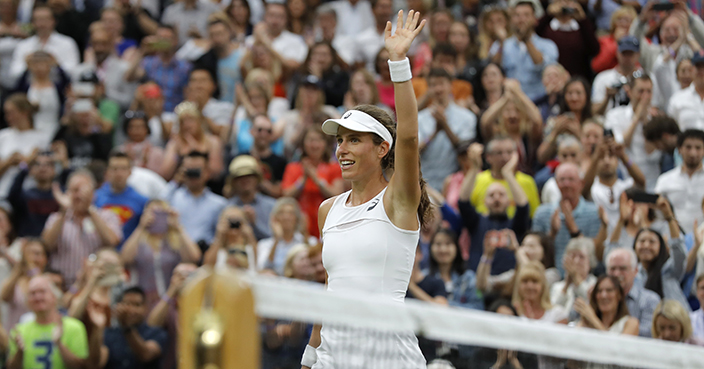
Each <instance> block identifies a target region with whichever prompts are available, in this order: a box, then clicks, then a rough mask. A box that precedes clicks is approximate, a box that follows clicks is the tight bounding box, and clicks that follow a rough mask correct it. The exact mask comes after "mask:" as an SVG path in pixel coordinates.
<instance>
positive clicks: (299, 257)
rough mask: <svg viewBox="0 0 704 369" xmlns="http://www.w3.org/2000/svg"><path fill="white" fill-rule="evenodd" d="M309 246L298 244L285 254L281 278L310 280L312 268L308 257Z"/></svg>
mask: <svg viewBox="0 0 704 369" xmlns="http://www.w3.org/2000/svg"><path fill="white" fill-rule="evenodd" d="M308 249H309V246H308V245H306V244H303V243H302V244H298V245H296V246H293V247H292V248H291V249H290V250H289V251H288V253H287V254H286V260H285V262H284V265H283V273H282V274H283V276H284V277H286V278H293V279H301V280H304V281H307V280H310V279H311V278H312V277H313V266H312V265H311V263H310V258H309V257H308Z"/></svg>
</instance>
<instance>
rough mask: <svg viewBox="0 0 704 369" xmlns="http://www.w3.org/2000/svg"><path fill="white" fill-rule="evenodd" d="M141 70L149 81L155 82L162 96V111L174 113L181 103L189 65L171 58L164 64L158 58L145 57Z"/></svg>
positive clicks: (189, 68) (189, 70)
mask: <svg viewBox="0 0 704 369" xmlns="http://www.w3.org/2000/svg"><path fill="white" fill-rule="evenodd" d="M142 68H144V71H145V73H146V74H147V77H149V79H151V80H153V81H154V82H156V84H157V85H159V87H161V90H162V91H163V94H164V111H167V112H171V111H174V108H175V107H176V105H178V104H179V103H180V102H181V101H183V89H184V88H185V87H186V85H187V84H188V75H189V74H190V73H191V68H192V66H191V63H189V62H187V61H184V60H179V59H176V58H172V59H171V61H170V62H169V63H168V64H164V63H163V62H162V61H161V59H160V58H159V57H158V56H147V57H145V58H144V60H142Z"/></svg>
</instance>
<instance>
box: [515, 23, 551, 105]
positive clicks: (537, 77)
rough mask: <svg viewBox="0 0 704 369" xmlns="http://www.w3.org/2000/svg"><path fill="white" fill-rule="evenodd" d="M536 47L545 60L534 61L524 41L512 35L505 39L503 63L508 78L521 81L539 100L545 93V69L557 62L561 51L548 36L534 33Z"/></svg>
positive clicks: (527, 93)
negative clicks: (544, 36)
mask: <svg viewBox="0 0 704 369" xmlns="http://www.w3.org/2000/svg"><path fill="white" fill-rule="evenodd" d="M530 40H531V42H532V43H533V45H535V48H536V49H538V51H540V53H541V54H543V62H542V63H540V64H535V63H533V59H532V58H531V57H530V54H529V53H528V48H527V47H526V45H525V44H524V43H523V42H520V41H518V39H517V38H516V36H512V37H510V38H508V39H506V41H504V45H503V52H502V55H501V65H502V66H503V67H504V70H505V71H506V78H513V79H516V80H518V82H520V83H521V89H522V90H523V92H524V93H525V94H526V95H527V96H528V97H529V98H530V99H531V100H537V99H539V98H540V97H541V96H543V95H545V87H544V86H543V69H545V67H546V66H548V65H550V64H555V63H557V58H558V56H559V53H558V51H557V45H555V43H554V42H552V41H551V40H548V39H547V38H542V37H540V36H538V35H536V34H533V35H532V36H531V38H530Z"/></svg>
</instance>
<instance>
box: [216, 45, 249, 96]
mask: <svg viewBox="0 0 704 369" xmlns="http://www.w3.org/2000/svg"><path fill="white" fill-rule="evenodd" d="M243 54H244V51H243V49H237V50H234V51H233V52H232V53H230V55H228V56H227V57H226V58H224V59H220V60H218V86H219V87H220V100H222V101H227V102H233V101H234V97H235V85H236V84H237V82H241V81H242V75H241V72H240V60H242V55H243Z"/></svg>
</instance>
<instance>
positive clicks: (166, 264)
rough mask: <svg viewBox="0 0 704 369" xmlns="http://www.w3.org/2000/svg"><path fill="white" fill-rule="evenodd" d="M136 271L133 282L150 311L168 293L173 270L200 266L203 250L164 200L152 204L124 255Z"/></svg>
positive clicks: (128, 240) (126, 246)
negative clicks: (140, 291)
mask: <svg viewBox="0 0 704 369" xmlns="http://www.w3.org/2000/svg"><path fill="white" fill-rule="evenodd" d="M120 256H121V257H122V260H123V261H124V262H125V264H127V265H128V266H130V267H132V274H131V275H132V282H134V283H136V285H138V286H140V287H141V288H142V289H143V290H144V292H145V294H146V304H147V306H149V307H150V308H151V307H153V306H154V305H155V304H156V303H157V302H158V300H159V298H160V296H162V295H163V294H164V293H166V289H167V288H168V283H169V281H170V280H171V273H172V271H173V269H174V268H175V267H176V266H177V265H178V264H179V263H182V262H186V263H188V262H194V263H195V262H198V261H199V260H200V257H201V250H200V249H199V248H198V245H197V244H196V243H195V242H193V240H192V239H191V237H189V236H188V234H187V233H186V231H185V229H184V228H183V226H182V225H181V223H180V222H179V214H178V213H177V212H176V211H175V210H174V209H172V208H171V207H170V206H169V204H168V203H167V202H165V201H163V200H152V201H151V202H149V203H148V204H147V205H146V206H145V208H144V215H142V218H141V219H140V221H139V225H138V226H137V228H136V229H135V230H134V232H133V233H132V235H131V236H130V237H129V238H128V239H127V241H125V244H124V245H123V247H122V251H121V252H120Z"/></svg>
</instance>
